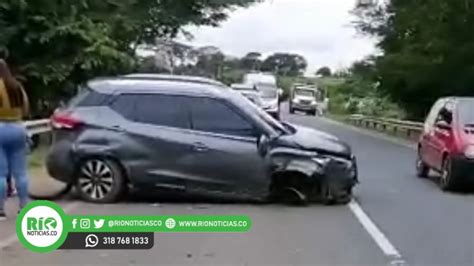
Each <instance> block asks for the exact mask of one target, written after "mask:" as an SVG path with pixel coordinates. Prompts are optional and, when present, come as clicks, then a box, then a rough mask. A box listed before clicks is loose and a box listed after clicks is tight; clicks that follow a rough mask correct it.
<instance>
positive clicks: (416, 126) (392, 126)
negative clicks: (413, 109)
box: [348, 115, 423, 138]
mask: <svg viewBox="0 0 474 266" xmlns="http://www.w3.org/2000/svg"><path fill="white" fill-rule="evenodd" d="M348 120H349V122H350V123H352V124H354V125H356V126H363V127H366V128H373V129H381V130H383V131H390V130H391V131H392V132H393V133H395V134H397V133H399V132H400V133H403V132H404V133H405V134H406V136H407V137H409V138H414V137H418V136H419V135H420V134H421V132H422V131H423V123H420V122H413V121H406V120H397V119H391V118H378V117H370V116H364V115H352V116H350V117H349V118H348Z"/></svg>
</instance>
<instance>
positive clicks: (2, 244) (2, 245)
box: [0, 202, 79, 252]
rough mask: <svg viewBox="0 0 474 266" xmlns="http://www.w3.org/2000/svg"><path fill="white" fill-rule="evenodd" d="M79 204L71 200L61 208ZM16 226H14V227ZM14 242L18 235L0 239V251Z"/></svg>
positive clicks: (71, 208) (70, 207)
mask: <svg viewBox="0 0 474 266" xmlns="http://www.w3.org/2000/svg"><path fill="white" fill-rule="evenodd" d="M78 205H79V203H78V202H73V203H70V204H68V205H66V206H65V207H64V208H63V210H64V212H66V213H67V212H70V211H71V210H73V209H74V208H76V207H77V206H78ZM15 228H16V227H15ZM15 242H18V237H17V235H16V233H15V234H13V235H11V236H9V237H7V238H6V239H4V240H0V252H2V250H3V249H4V248H6V247H9V246H11V245H13V244H14V243H15Z"/></svg>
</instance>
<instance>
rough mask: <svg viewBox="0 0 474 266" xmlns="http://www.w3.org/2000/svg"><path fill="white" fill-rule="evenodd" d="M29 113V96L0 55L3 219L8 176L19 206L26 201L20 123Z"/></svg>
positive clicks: (0, 194)
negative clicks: (14, 187) (12, 179)
mask: <svg viewBox="0 0 474 266" xmlns="http://www.w3.org/2000/svg"><path fill="white" fill-rule="evenodd" d="M28 113H29V102H28V97H27V95H26V93H25V91H24V89H23V87H22V86H21V84H20V83H19V82H18V81H17V80H16V79H15V78H14V77H13V76H12V74H11V72H10V69H9V67H8V65H7V63H6V62H5V61H4V60H3V59H2V56H1V54H0V220H4V219H6V213H5V199H6V195H5V194H6V190H7V189H6V187H5V185H6V183H7V182H6V179H7V176H8V175H11V176H12V177H13V178H14V179H15V185H16V189H17V192H18V197H19V200H20V209H21V208H23V207H24V206H25V205H26V204H27V203H28V177H27V165H26V153H27V144H26V138H27V132H26V128H25V127H24V126H23V123H22V120H23V118H25V117H26V116H27V115H28Z"/></svg>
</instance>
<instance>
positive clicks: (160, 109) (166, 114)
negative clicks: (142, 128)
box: [110, 94, 190, 128]
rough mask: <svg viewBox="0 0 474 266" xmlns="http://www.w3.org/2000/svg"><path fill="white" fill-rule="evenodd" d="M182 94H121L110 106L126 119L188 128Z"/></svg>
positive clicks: (187, 117)
mask: <svg viewBox="0 0 474 266" xmlns="http://www.w3.org/2000/svg"><path fill="white" fill-rule="evenodd" d="M183 98H184V97H183V96H175V95H161V94H122V95H120V96H118V97H117V99H116V100H114V102H112V104H111V105H110V107H111V108H112V109H113V110H115V111H116V112H118V113H119V114H121V115H122V116H123V117H125V118H126V119H128V120H132V121H135V122H138V123H143V124H149V125H155V126H167V127H174V128H190V121H189V115H188V113H187V111H186V110H185V108H184V102H183Z"/></svg>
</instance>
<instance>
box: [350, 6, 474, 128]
mask: <svg viewBox="0 0 474 266" xmlns="http://www.w3.org/2000/svg"><path fill="white" fill-rule="evenodd" d="M355 13H356V14H357V15H358V17H359V19H358V21H357V26H358V28H359V29H360V30H361V31H362V32H364V33H367V34H370V35H374V36H376V37H378V38H379V40H380V41H379V43H378V47H379V48H380V49H381V50H382V51H383V56H380V57H378V58H376V59H375V74H376V75H375V77H376V79H377V80H378V81H380V85H381V86H380V88H381V90H382V91H383V92H385V93H387V94H388V95H390V96H391V98H393V99H394V100H395V101H396V102H398V103H399V104H400V105H402V106H403V107H404V108H406V110H407V111H408V112H409V115H410V118H418V119H419V118H421V117H423V116H424V114H425V113H426V112H427V110H428V108H429V107H430V106H431V105H432V103H433V102H434V101H435V100H436V99H437V98H438V97H442V96H447V95H470V96H473V95H474V90H473V89H472V84H474V67H473V65H472V62H473V61H474V35H473V34H472V32H471V31H472V29H473V28H474V3H473V2H472V1H466V0H464V1H461V0H454V1H453V0H411V1H390V4H386V5H378V6H377V5H372V6H368V7H363V8H359V9H356V10H355Z"/></svg>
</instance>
